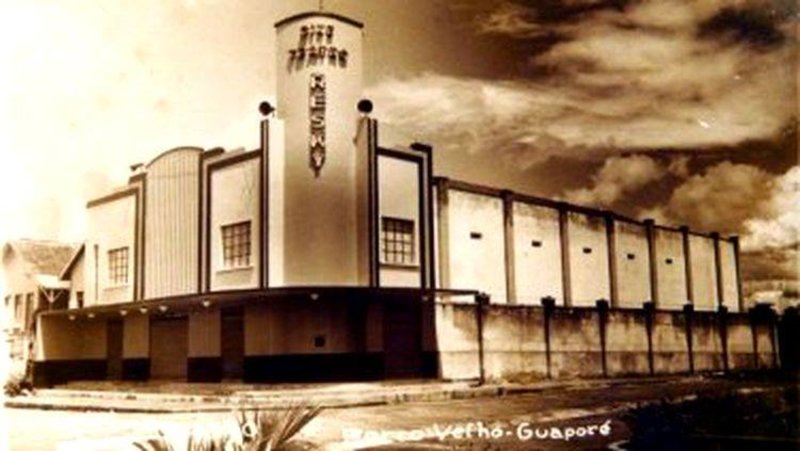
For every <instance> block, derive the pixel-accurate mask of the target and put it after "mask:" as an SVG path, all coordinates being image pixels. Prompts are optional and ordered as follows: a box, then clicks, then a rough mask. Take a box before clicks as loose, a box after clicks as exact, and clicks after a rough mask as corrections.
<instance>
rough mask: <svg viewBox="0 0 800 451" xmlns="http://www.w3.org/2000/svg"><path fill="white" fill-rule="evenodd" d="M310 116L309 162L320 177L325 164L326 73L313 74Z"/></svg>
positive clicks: (310, 92) (310, 90)
mask: <svg viewBox="0 0 800 451" xmlns="http://www.w3.org/2000/svg"><path fill="white" fill-rule="evenodd" d="M309 118H310V126H311V135H310V137H309V159H310V161H309V164H310V165H311V169H313V170H314V175H315V176H316V177H319V172H320V170H322V165H323V164H325V75H324V74H320V73H313V74H311V84H310V88H309Z"/></svg>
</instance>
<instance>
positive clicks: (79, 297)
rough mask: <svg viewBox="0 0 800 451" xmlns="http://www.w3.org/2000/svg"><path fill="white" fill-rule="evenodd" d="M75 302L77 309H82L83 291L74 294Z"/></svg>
mask: <svg viewBox="0 0 800 451" xmlns="http://www.w3.org/2000/svg"><path fill="white" fill-rule="evenodd" d="M75 300H76V301H78V308H83V291H78V292H76V293H75Z"/></svg>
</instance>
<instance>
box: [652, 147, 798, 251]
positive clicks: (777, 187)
mask: <svg viewBox="0 0 800 451" xmlns="http://www.w3.org/2000/svg"><path fill="white" fill-rule="evenodd" d="M798 205H800V166H795V167H793V168H791V169H789V170H788V171H787V172H786V173H784V174H778V175H775V174H771V173H768V172H766V171H765V170H763V169H760V168H758V167H756V166H753V165H746V164H733V163H730V162H723V163H719V164H717V165H714V166H711V167H709V168H707V169H706V171H705V172H703V173H700V174H695V175H692V176H691V177H689V178H687V179H686V180H685V181H684V182H683V183H682V184H680V185H678V186H677V187H676V188H675V189H674V191H673V192H672V194H671V196H670V198H669V200H668V201H667V202H666V203H665V204H664V205H661V206H657V207H655V208H652V209H649V210H642V211H641V212H640V215H639V216H640V217H653V218H655V219H657V220H659V221H660V222H666V223H671V224H689V225H691V226H692V228H694V229H696V230H701V231H719V232H722V233H728V234H740V235H741V236H742V248H743V249H744V250H746V251H751V252H755V251H763V250H765V249H781V248H787V247H792V246H797V244H798V242H800V210H798Z"/></svg>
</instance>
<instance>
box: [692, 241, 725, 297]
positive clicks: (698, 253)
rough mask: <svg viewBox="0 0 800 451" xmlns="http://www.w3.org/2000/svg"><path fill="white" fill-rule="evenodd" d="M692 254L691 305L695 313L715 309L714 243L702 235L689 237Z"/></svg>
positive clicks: (716, 295) (715, 272)
mask: <svg viewBox="0 0 800 451" xmlns="http://www.w3.org/2000/svg"><path fill="white" fill-rule="evenodd" d="M689 249H691V251H690V252H691V254H692V258H691V260H692V303H693V304H694V308H695V310H697V311H714V310H716V309H717V305H718V299H719V294H718V293H717V271H716V262H715V259H714V241H713V240H712V239H711V238H709V237H707V236H703V235H690V236H689Z"/></svg>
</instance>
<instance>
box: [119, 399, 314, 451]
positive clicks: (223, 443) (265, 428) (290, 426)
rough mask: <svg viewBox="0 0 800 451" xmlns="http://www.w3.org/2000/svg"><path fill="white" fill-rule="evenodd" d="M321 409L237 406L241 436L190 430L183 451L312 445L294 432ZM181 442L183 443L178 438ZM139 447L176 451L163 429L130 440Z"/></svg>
mask: <svg viewBox="0 0 800 451" xmlns="http://www.w3.org/2000/svg"><path fill="white" fill-rule="evenodd" d="M321 411H322V409H321V408H320V407H317V406H311V407H309V406H304V405H293V406H291V407H289V408H288V409H284V410H269V411H267V410H255V411H245V410H240V411H237V412H235V414H234V415H235V419H236V424H237V426H238V429H239V432H240V433H241V439H239V438H238V437H234V436H233V435H231V434H228V433H217V434H208V433H206V434H200V433H198V432H197V431H191V432H190V433H189V435H188V439H187V441H186V442H185V443H186V451H291V450H308V449H314V448H316V446H314V444H313V443H310V442H307V441H302V440H298V439H297V438H295V436H296V435H297V434H298V433H299V432H300V431H301V430H302V429H303V428H304V427H305V426H306V425H307V424H308V423H310V422H311V420H313V419H314V418H315V417H316V416H317V415H319V413H320V412H321ZM181 443H184V442H183V441H181ZM133 445H134V446H135V447H136V448H137V449H139V450H141V451H175V450H176V449H178V448H181V446H177V447H176V446H173V444H172V443H170V440H168V439H167V437H166V435H165V434H164V432H163V431H158V437H154V438H150V439H147V440H143V441H137V442H135V443H134V444H133Z"/></svg>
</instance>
